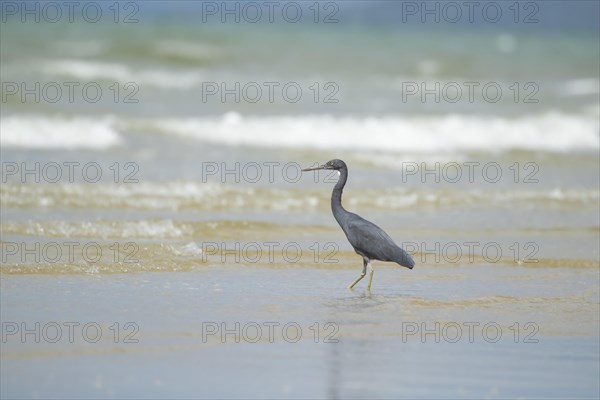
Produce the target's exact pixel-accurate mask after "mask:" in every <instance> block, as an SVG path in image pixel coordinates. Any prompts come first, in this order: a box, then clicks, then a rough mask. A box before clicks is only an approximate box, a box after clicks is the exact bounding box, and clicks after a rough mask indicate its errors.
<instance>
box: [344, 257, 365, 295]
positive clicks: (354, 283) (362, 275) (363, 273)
mask: <svg viewBox="0 0 600 400" xmlns="http://www.w3.org/2000/svg"><path fill="white" fill-rule="evenodd" d="M367 264H369V261H368V260H367V259H366V258H364V257H363V270H362V272H361V273H360V275H359V277H358V278H356V279H355V280H354V282H352V283H351V284H350V285H349V286H348V289H352V288H353V287H354V285H356V284H357V283H358V282H360V280H361V279H362V278H364V277H365V275H366V274H367Z"/></svg>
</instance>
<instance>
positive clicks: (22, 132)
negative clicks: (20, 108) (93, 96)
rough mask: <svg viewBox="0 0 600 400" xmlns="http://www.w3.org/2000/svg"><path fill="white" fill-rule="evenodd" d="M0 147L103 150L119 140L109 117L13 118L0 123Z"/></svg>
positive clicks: (118, 142)
mask: <svg viewBox="0 0 600 400" xmlns="http://www.w3.org/2000/svg"><path fill="white" fill-rule="evenodd" d="M0 130H1V131H2V135H0V144H2V146H3V147H4V146H6V147H29V148H42V149H52V148H64V149H82V148H84V149H95V150H104V149H108V148H110V147H112V146H116V145H118V144H120V142H121V138H120V136H119V134H118V133H117V131H116V130H115V129H114V127H113V121H112V119H111V118H109V117H104V118H100V119H92V118H81V117H77V118H60V117H41V116H30V115H14V116H9V117H6V118H2V120H0Z"/></svg>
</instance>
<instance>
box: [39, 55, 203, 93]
mask: <svg viewBox="0 0 600 400" xmlns="http://www.w3.org/2000/svg"><path fill="white" fill-rule="evenodd" d="M42 72H44V73H46V74H50V75H58V76H67V77H72V78H77V79H86V80H94V79H104V80H110V81H117V82H123V83H125V82H135V83H137V84H139V85H144V86H154V87H158V88H162V89H189V88H190V87H192V86H196V85H199V84H200V83H202V82H203V81H204V80H205V79H204V78H205V76H204V74H203V73H202V72H201V71H199V70H197V69H194V70H184V71H170V70H169V71H167V70H162V69H142V70H135V69H133V68H131V67H130V66H128V65H126V64H120V63H106V62H98V61H84V60H61V61H49V62H47V63H44V64H42Z"/></svg>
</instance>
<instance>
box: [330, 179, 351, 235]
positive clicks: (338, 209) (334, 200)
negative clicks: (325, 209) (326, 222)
mask: <svg viewBox="0 0 600 400" xmlns="http://www.w3.org/2000/svg"><path fill="white" fill-rule="evenodd" d="M339 171H340V177H339V179H338V181H337V183H336V184H335V186H334V188H333V192H332V193H331V211H333V216H334V217H335V219H336V220H337V221H338V223H339V224H340V225H341V224H342V221H343V220H344V219H343V216H344V214H346V213H347V211H346V210H345V209H344V207H343V206H342V191H343V190H344V186H345V185H346V181H347V180H348V170H347V169H346V168H342V169H340V170H339Z"/></svg>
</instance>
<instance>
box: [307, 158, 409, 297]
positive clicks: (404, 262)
mask: <svg viewBox="0 0 600 400" xmlns="http://www.w3.org/2000/svg"><path fill="white" fill-rule="evenodd" d="M316 170H334V171H337V172H338V174H339V178H338V181H337V183H336V184H335V186H334V188H333V192H332V193H331V211H332V212H333V216H334V217H335V220H336V221H337V222H338V224H339V225H340V227H341V228H342V230H343V231H344V233H345V234H346V238H347V239H348V241H349V242H350V244H351V245H352V247H354V251H355V252H356V253H357V254H358V255H360V256H362V258H363V270H362V272H361V274H360V275H359V277H358V278H356V279H355V280H354V281H353V282H352V283H351V284H350V285H348V289H352V288H353V287H354V286H355V285H356V284H357V283H358V282H360V280H361V279H363V278H364V277H365V275H366V274H367V270H369V285H368V286H367V289H368V290H369V291H370V290H371V283H372V282H373V272H374V271H373V267H372V266H371V260H379V261H391V262H395V263H397V264H399V265H401V266H403V267H406V268H408V269H413V267H414V266H415V262H414V260H413V258H412V257H411V255H410V254H408V253H407V252H406V251H404V249H402V248H401V247H400V246H398V245H397V244H396V243H394V240H393V239H392V238H391V237H390V236H389V235H388V234H387V233H385V231H384V230H383V229H381V228H380V227H378V226H377V225H375V224H374V223H372V222H370V221H367V220H366V219H364V218H363V217H361V216H359V215H357V214H354V213H352V212H349V211H347V210H346V209H345V208H344V206H342V192H343V190H344V186H345V185H346V181H347V180H348V167H347V166H346V163H345V162H344V161H342V160H339V159H334V160H330V161H327V162H326V163H325V164H323V165H321V166H318V167H314V168H305V169H302V171H303V172H308V171H316Z"/></svg>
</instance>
